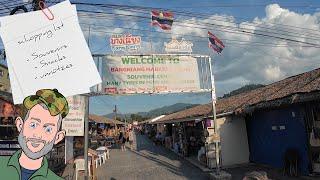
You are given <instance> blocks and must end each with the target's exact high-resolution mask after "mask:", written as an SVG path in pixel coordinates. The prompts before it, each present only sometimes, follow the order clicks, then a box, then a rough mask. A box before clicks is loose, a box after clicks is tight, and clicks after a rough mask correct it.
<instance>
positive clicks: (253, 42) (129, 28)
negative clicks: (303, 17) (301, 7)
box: [80, 23, 313, 47]
mask: <svg viewBox="0 0 320 180" xmlns="http://www.w3.org/2000/svg"><path fill="white" fill-rule="evenodd" d="M80 24H82V25H88V26H89V25H90V26H94V27H114V28H122V29H128V30H134V31H136V30H137V31H145V32H152V33H160V34H166V35H168V34H167V33H165V32H161V31H151V30H147V29H139V28H138V29H137V28H131V27H116V26H108V25H96V24H87V23H80ZM96 32H97V31H96ZM170 35H181V36H184V37H194V38H201V39H208V37H207V36H196V35H185V34H180V33H171V34H170ZM220 39H221V40H225V41H234V42H247V43H251V44H262V45H275V46H277V45H280V47H284V46H285V47H287V46H288V45H287V44H275V43H265V42H255V41H243V40H231V39H226V38H220ZM281 45H284V46H281ZM291 46H292V45H291ZM300 46H301V45H299V47H300ZM277 47H278V46H277ZM308 47H311V46H308ZM312 47H313V46H312Z"/></svg>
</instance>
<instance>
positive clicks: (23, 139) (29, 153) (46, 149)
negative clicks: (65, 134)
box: [18, 130, 54, 160]
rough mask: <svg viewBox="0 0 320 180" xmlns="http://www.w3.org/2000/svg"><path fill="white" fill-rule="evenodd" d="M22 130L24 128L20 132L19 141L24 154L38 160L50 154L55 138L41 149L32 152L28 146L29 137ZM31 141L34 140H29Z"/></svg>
mask: <svg viewBox="0 0 320 180" xmlns="http://www.w3.org/2000/svg"><path fill="white" fill-rule="evenodd" d="M22 131H23V130H21V131H20V133H19V136H18V142H19V145H20V147H21V149H22V151H23V152H24V154H25V155H26V156H27V157H28V158H30V159H33V160H36V159H39V158H41V157H43V156H45V155H46V154H48V153H49V152H50V151H51V150H52V148H53V145H54V140H52V141H51V142H49V143H45V144H44V146H43V148H42V149H41V150H40V151H38V152H32V151H31V150H30V149H29V148H28V146H27V141H28V140H27V138H26V137H25V136H23V133H22ZM29 141H31V142H32V140H29Z"/></svg>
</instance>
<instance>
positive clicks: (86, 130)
mask: <svg viewBox="0 0 320 180" xmlns="http://www.w3.org/2000/svg"><path fill="white" fill-rule="evenodd" d="M83 96H84V99H85V113H84V169H85V170H84V179H85V180H88V177H89V176H88V175H89V172H88V146H89V141H88V134H89V96H87V95H83Z"/></svg>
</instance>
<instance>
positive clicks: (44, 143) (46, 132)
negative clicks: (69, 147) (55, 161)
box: [0, 89, 69, 180]
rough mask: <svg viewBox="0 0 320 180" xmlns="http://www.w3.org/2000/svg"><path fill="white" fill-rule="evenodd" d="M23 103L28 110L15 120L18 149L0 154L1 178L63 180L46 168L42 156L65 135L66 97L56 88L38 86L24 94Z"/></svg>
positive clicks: (13, 179)
mask: <svg viewBox="0 0 320 180" xmlns="http://www.w3.org/2000/svg"><path fill="white" fill-rule="evenodd" d="M23 105H24V106H25V107H26V108H27V110H28V112H27V113H26V115H25V117H24V119H22V118H21V117H18V118H17V119H16V126H17V129H18V131H19V137H18V141H19V144H20V146H21V150H18V151H17V152H16V153H15V154H13V155H12V156H11V157H10V156H6V157H0V179H5V180H31V179H32V180H43V179H49V180H51V179H52V180H57V179H62V178H60V177H59V176H57V175H56V174H55V173H53V172H52V171H51V170H50V169H48V162H47V159H46V157H45V155H46V154H48V153H49V152H50V151H51V150H52V148H53V145H54V144H57V143H59V142H60V141H61V140H63V138H64V136H65V132H64V131H63V130H60V127H61V122H62V119H63V118H65V117H66V116H67V114H68V112H69V106H68V102H67V100H66V98H65V97H64V96H63V95H62V94H60V93H59V92H58V90H56V89H41V90H38V91H37V92H36V95H31V96H28V97H26V98H25V99H24V101H23Z"/></svg>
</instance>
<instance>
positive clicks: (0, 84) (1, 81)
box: [0, 65, 11, 92]
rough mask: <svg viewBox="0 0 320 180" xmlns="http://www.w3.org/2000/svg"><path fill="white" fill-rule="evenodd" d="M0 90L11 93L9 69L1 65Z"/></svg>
mask: <svg viewBox="0 0 320 180" xmlns="http://www.w3.org/2000/svg"><path fill="white" fill-rule="evenodd" d="M0 90H1V91H5V92H11V89H10V79H9V72H8V68H5V67H4V66H2V65H0Z"/></svg>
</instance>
